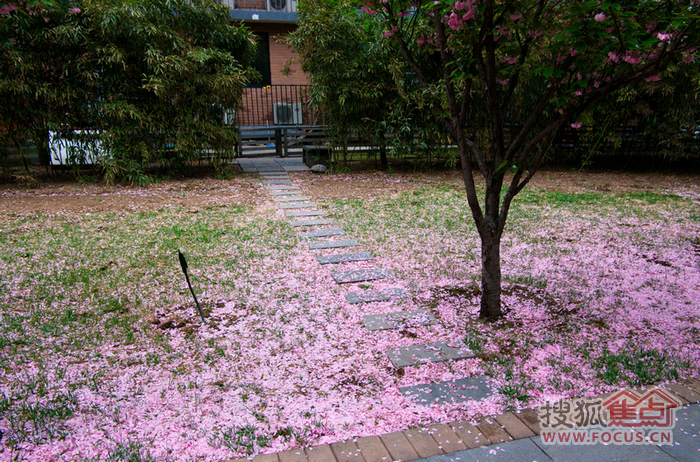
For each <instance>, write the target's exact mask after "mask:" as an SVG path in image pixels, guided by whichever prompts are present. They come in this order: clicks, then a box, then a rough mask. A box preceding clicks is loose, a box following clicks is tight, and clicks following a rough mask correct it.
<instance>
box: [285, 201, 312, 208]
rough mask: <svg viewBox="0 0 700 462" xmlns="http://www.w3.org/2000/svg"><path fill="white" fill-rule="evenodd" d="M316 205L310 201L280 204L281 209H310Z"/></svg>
mask: <svg viewBox="0 0 700 462" xmlns="http://www.w3.org/2000/svg"><path fill="white" fill-rule="evenodd" d="M312 207H316V204H314V203H313V202H311V203H310V204H280V205H279V208H281V209H310V208H312Z"/></svg>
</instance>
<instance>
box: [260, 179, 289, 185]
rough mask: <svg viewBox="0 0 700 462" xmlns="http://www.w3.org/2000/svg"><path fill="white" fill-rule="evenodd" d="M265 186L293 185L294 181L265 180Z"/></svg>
mask: <svg viewBox="0 0 700 462" xmlns="http://www.w3.org/2000/svg"><path fill="white" fill-rule="evenodd" d="M263 184H292V180H263Z"/></svg>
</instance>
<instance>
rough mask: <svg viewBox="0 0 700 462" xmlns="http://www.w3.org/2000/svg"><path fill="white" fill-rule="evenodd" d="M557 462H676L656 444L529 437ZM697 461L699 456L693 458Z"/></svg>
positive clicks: (529, 439)
mask: <svg viewBox="0 0 700 462" xmlns="http://www.w3.org/2000/svg"><path fill="white" fill-rule="evenodd" d="M518 441H532V442H533V443H535V444H536V445H537V446H538V447H539V448H540V449H542V450H543V451H544V452H546V453H547V455H548V456H549V457H550V458H551V459H552V460H553V461H555V462H580V461H586V462H642V461H643V462H675V460H676V459H674V458H673V457H671V456H669V455H668V454H667V453H666V452H664V451H663V450H661V449H659V448H658V447H656V446H651V445H623V444H609V445H607V446H606V445H604V444H600V443H599V444H594V445H589V444H544V443H543V442H542V438H541V437H539V436H537V437H535V438H528V439H526V440H518ZM693 460H694V461H695V462H697V460H698V459H697V458H695V459H693Z"/></svg>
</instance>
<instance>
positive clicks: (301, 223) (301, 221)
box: [290, 220, 335, 227]
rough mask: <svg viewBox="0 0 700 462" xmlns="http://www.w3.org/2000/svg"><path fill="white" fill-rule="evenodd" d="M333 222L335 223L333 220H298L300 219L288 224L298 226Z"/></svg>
mask: <svg viewBox="0 0 700 462" xmlns="http://www.w3.org/2000/svg"><path fill="white" fill-rule="evenodd" d="M333 223H335V222H334V221H333V220H300V221H292V222H291V223H290V224H291V225H292V226H294V227H298V226H319V225H331V224H333Z"/></svg>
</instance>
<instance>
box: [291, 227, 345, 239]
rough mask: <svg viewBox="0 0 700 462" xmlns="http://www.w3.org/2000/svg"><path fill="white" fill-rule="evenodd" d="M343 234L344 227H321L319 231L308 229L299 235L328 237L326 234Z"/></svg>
mask: <svg viewBox="0 0 700 462" xmlns="http://www.w3.org/2000/svg"><path fill="white" fill-rule="evenodd" d="M341 234H345V230H344V229H340V228H335V229H322V230H320V231H310V232H308V233H300V234H299V237H305V238H311V237H328V236H340V235H341Z"/></svg>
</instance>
